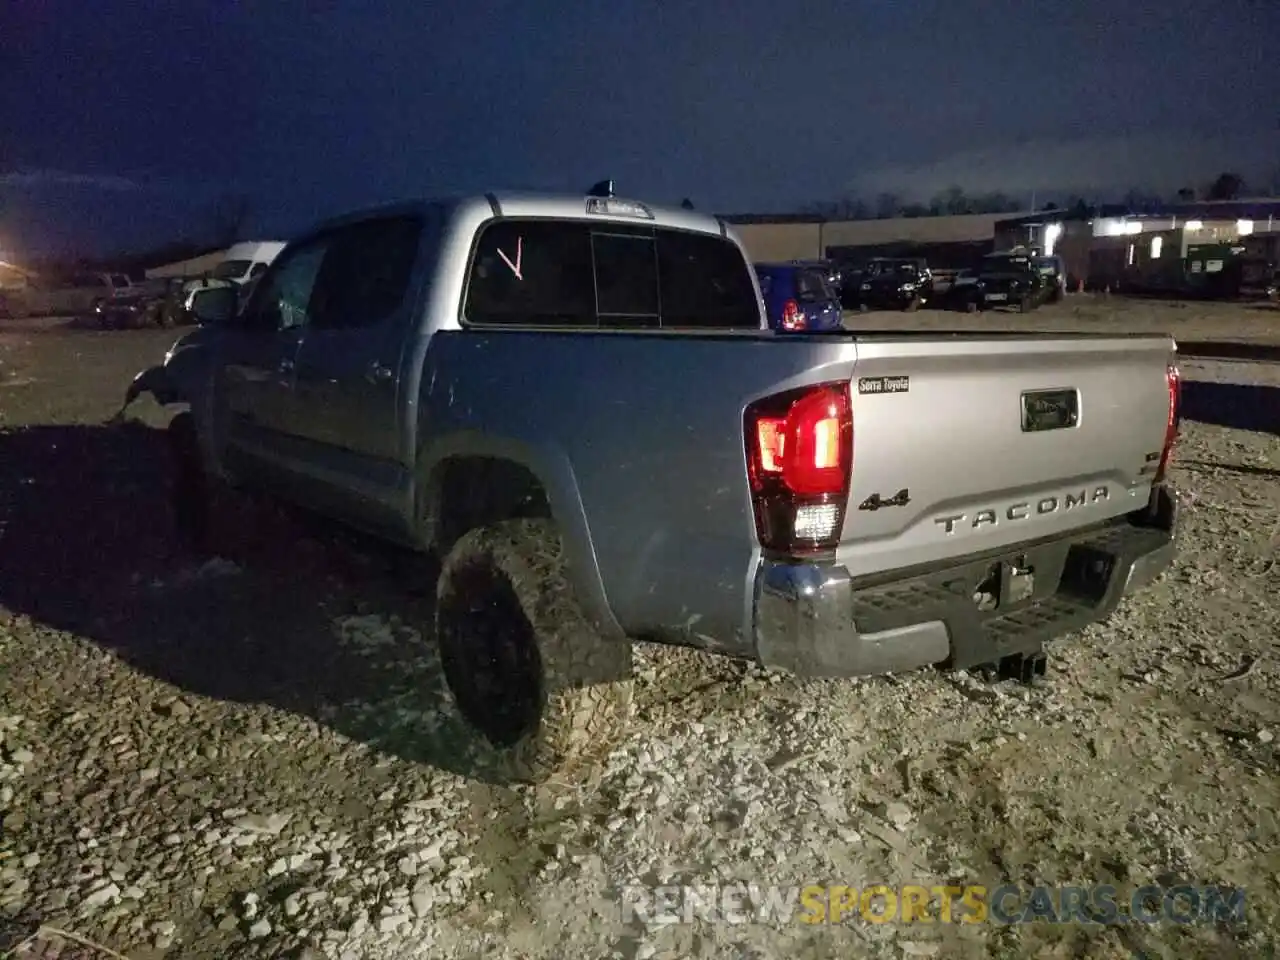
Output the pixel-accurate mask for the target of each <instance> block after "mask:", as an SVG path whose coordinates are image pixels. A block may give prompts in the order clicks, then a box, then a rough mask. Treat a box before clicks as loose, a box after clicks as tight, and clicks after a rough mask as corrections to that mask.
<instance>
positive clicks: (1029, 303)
mask: <svg viewBox="0 0 1280 960" xmlns="http://www.w3.org/2000/svg"><path fill="white" fill-rule="evenodd" d="M1035 308H1036V301H1035V298H1034V297H1032V296H1031V295H1030V294H1026V295H1024V296H1023V297H1022V299H1020V300H1019V301H1018V312H1019V313H1030V312H1031V311H1032V310H1034V309H1035Z"/></svg>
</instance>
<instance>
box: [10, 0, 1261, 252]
mask: <svg viewBox="0 0 1280 960" xmlns="http://www.w3.org/2000/svg"><path fill="white" fill-rule="evenodd" d="M325 7H327V8H333V9H335V10H336V11H338V12H333V13H324V14H318V13H315V12H312V11H314V10H315V9H317V8H325ZM1139 8H1141V10H1142V11H1143V12H1142V13H1139V12H1138V11H1139ZM1278 51H1280V0H1161V2H1160V3H1159V4H1155V3H1138V2H1137V0H1052V2H1042V0H1023V2H1005V0H983V2H981V3H977V2H968V3H966V2H958V0H914V2H913V0H897V2H893V3H890V2H887V0H884V2H870V0H862V2H858V0H845V2H835V0H828V2H818V0H814V2H807V3H806V2H790V3H784V2H780V0H732V2H729V0H721V2H719V3H711V2H694V0H687V2H681V0H662V2H659V0H649V2H641V0H634V2H633V0H596V2H593V3H580V2H573V0H560V2H556V3H545V4H539V3H536V2H527V0H526V2H495V0H466V2H458V0H453V2H448V0H445V2H434V3H433V2H429V0H412V2H411V0H405V2H381V3H379V2H375V0H345V2H340V3H321V2H319V0H314V2H311V0H308V2H301V0H258V2H241V3H236V2H233V0H182V2H180V3H159V2H137V0H135V2H130V3H123V2H107V0H93V2H90V0H7V2H5V3H4V4H3V6H0V204H3V206H0V251H5V253H0V256H6V255H7V256H10V257H12V258H16V259H22V258H24V257H34V256H37V255H42V254H48V253H52V252H57V253H65V252H68V251H72V250H76V251H83V252H86V253H101V252H105V251H113V250H121V249H125V248H130V247H137V246H140V245H144V244H152V243H155V242H158V241H164V240H167V239H174V238H176V237H179V236H181V235H183V234H184V233H185V234H188V235H198V234H199V233H200V231H202V230H206V229H207V228H208V221H209V215H208V208H209V206H210V204H211V203H212V202H213V201H214V200H215V199H216V198H217V197H219V196H220V195H225V194H231V193H237V194H243V195H247V196H248V197H249V198H250V200H251V204H252V215H251V218H250V223H249V224H248V225H247V228H246V231H245V232H246V233H247V234H248V235H250V236H253V237H255V238H257V237H261V238H266V237H271V238H275V237H281V238H284V237H287V236H288V235H289V234H290V232H291V231H294V230H297V229H299V228H301V227H302V226H304V225H305V224H307V223H308V222H310V221H312V220H314V219H317V218H319V217H322V216H326V215H329V214H332V213H336V212H340V211H342V210H345V209H348V208H351V207H356V206H361V205H364V204H368V203H376V202H381V201H384V200H389V199H395V198H399V197H404V196H410V195H426V196H430V195H440V194H450V193H458V192H466V191H480V190H485V189H494V188H503V187H506V188H523V187H529V188H540V189H553V190H573V191H579V190H583V189H585V188H586V187H587V186H588V185H590V184H591V183H593V182H595V181H596V180H599V179H601V178H604V177H612V178H614V179H615V180H616V181H617V183H618V187H619V192H620V193H622V194H626V195H631V196H638V197H641V198H646V199H650V200H654V201H659V202H662V201H667V202H672V203H678V202H679V200H680V199H681V198H682V197H685V196H689V197H691V198H693V200H694V202H695V203H696V204H697V205H698V206H699V207H700V208H704V209H714V210H716V211H718V212H750V211H769V210H782V209H787V208H794V207H796V206H798V205H801V204H803V203H806V202H808V201H813V200H821V199H831V198H835V197H839V196H841V195H844V194H847V193H850V192H854V193H859V194H862V195H867V196H869V197H874V195H875V194H876V193H878V192H880V191H894V192H897V193H900V194H902V195H903V196H904V197H910V196H913V195H915V196H919V197H927V196H929V195H932V194H933V193H935V192H937V191H938V190H940V189H943V188H945V187H947V186H948V185H950V184H953V183H954V184H958V185H960V186H961V187H964V188H966V189H968V190H970V191H973V192H978V191H987V190H995V189H1003V190H1005V191H1006V192H1011V193H1018V194H1022V193H1024V192H1025V193H1026V194H1028V199H1029V195H1030V193H1031V192H1032V191H1038V193H1039V196H1040V197H1042V198H1043V197H1045V196H1047V195H1049V194H1052V193H1057V194H1064V193H1068V192H1092V193H1098V192H1102V191H1108V190H1123V189H1125V188H1127V187H1133V186H1142V187H1149V188H1152V189H1160V190H1176V189H1177V188H1178V187H1179V186H1182V185H1185V184H1186V183H1187V182H1197V183H1199V182H1202V181H1204V180H1205V179H1209V178H1212V176H1213V175H1214V174H1215V173H1217V172H1220V171H1221V170H1223V169H1233V170H1236V171H1238V172H1240V173H1241V174H1243V175H1244V176H1245V178H1246V180H1247V181H1249V182H1251V183H1258V184H1260V185H1263V184H1265V185H1268V186H1269V185H1270V181H1271V180H1272V179H1273V178H1274V179H1277V180H1280V176H1277V175H1278V174H1280V60H1278V59H1277V57H1278V56H1280V53H1278Z"/></svg>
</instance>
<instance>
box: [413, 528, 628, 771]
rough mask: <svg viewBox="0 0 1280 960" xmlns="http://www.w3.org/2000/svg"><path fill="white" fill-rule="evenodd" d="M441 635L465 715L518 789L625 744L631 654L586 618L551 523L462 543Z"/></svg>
mask: <svg viewBox="0 0 1280 960" xmlns="http://www.w3.org/2000/svg"><path fill="white" fill-rule="evenodd" d="M436 636H437V638H438V640H439V643H440V656H441V660H442V663H443V666H444V673H445V679H446V681H447V683H448V685H449V690H450V692H451V693H452V694H453V697H454V700H455V701H456V702H457V704H458V709H459V712H460V713H461V714H462V716H463V718H464V719H465V720H466V721H467V723H468V724H470V725H471V726H472V727H473V728H474V729H475V730H476V731H477V733H478V734H479V735H480V738H481V740H482V742H481V747H482V748H483V749H484V750H485V751H486V752H489V753H491V754H492V759H493V760H494V761H495V762H496V765H497V766H499V768H500V769H501V770H502V771H503V773H504V774H505V775H506V776H508V777H510V778H511V779H512V780H516V781H521V782H525V783H541V782H545V781H546V780H547V779H549V778H550V777H551V776H553V775H556V776H562V775H571V774H573V773H575V772H579V771H582V770H583V769H584V768H588V767H590V766H591V765H592V764H593V763H594V762H596V761H598V760H600V759H602V758H603V756H604V754H606V753H607V752H608V750H609V749H610V748H611V747H612V746H613V745H614V744H615V743H616V742H617V741H618V739H619V738H620V737H621V736H622V734H623V732H624V730H625V728H626V724H627V722H628V721H629V719H630V717H631V712H632V702H633V691H634V682H633V679H632V669H631V645H630V644H629V643H627V642H625V641H621V640H615V639H607V638H604V637H602V636H601V635H600V632H599V631H598V630H597V629H596V628H595V626H594V625H593V624H592V623H591V622H590V620H589V619H588V617H587V616H586V614H585V612H584V611H583V609H582V607H581V605H580V604H579V602H578V600H577V598H576V597H575V596H574V591H573V588H572V587H571V586H570V583H569V579H568V571H567V561H566V558H565V556H564V547H563V543H562V541H561V539H560V535H559V533H558V532H557V531H556V528H555V525H554V524H552V523H551V522H549V521H545V520H511V521H505V522H502V523H498V524H495V525H493V526H488V527H481V528H478V529H475V530H472V531H470V532H469V533H467V534H465V535H464V536H463V537H462V538H461V539H460V540H458V542H457V543H456V544H455V545H454V547H453V549H452V550H451V551H450V552H449V554H448V556H446V557H445V559H444V562H443V565H442V570H441V576H440V583H439V588H438V591H437V603H436Z"/></svg>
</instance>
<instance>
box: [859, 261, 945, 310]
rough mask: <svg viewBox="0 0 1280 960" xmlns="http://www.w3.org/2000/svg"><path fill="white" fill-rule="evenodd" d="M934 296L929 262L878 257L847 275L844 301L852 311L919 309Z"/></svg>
mask: <svg viewBox="0 0 1280 960" xmlns="http://www.w3.org/2000/svg"><path fill="white" fill-rule="evenodd" d="M932 295H933V277H932V275H931V274H930V273H929V264H928V262H927V261H925V260H923V259H920V258H918V257H913V258H891V257H875V258H873V259H871V260H868V261H867V262H866V264H864V265H863V266H862V268H861V269H859V270H856V271H853V272H851V273H846V274H845V282H844V286H843V288H842V290H841V291H840V299H841V302H842V303H843V304H844V305H845V307H847V308H848V309H851V310H871V309H873V308H875V309H881V310H918V309H919V308H920V307H922V306H923V305H924V304H925V303H926V302H927V301H928V300H929V297H930V296H932Z"/></svg>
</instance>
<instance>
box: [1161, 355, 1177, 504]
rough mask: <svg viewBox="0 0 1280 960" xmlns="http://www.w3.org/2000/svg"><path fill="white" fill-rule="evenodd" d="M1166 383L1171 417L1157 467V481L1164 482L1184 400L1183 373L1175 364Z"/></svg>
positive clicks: (1169, 371)
mask: <svg viewBox="0 0 1280 960" xmlns="http://www.w3.org/2000/svg"><path fill="white" fill-rule="evenodd" d="M1164 379H1165V384H1166V386H1167V387H1168V389H1169V419H1168V422H1167V423H1166V425H1165V429H1164V447H1163V448H1162V449H1161V451H1160V466H1159V467H1158V468H1157V469H1156V478H1155V482H1156V483H1163V482H1164V477H1165V473H1166V472H1167V471H1168V469H1169V461H1170V460H1171V459H1172V458H1173V447H1174V444H1175V443H1176V442H1177V440H1178V421H1179V419H1180V417H1179V414H1180V412H1181V410H1180V408H1181V400H1182V373H1181V372H1180V371H1179V370H1178V368H1177V366H1176V365H1175V364H1172V363H1171V364H1169V366H1168V367H1167V368H1166V370H1165V376H1164Z"/></svg>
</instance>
